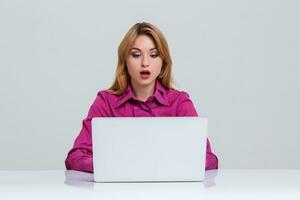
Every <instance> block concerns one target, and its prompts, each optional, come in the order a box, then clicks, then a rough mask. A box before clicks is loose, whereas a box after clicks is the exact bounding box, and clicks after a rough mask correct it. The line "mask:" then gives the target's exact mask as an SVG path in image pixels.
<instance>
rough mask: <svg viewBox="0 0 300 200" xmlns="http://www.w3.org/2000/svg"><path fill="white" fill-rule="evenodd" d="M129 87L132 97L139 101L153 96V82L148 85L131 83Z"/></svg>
mask: <svg viewBox="0 0 300 200" xmlns="http://www.w3.org/2000/svg"><path fill="white" fill-rule="evenodd" d="M131 86H132V89H133V94H134V96H135V97H136V98H137V99H139V100H141V101H146V100H147V99H148V98H149V97H150V96H152V95H153V92H154V88H155V82H153V83H151V84H149V85H138V84H136V83H134V82H132V81H131Z"/></svg>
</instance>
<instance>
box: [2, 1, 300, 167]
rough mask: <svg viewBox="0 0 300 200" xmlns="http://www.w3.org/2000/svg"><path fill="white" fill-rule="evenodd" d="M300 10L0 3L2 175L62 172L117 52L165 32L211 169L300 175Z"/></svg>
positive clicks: (246, 4)
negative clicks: (152, 30)
mask: <svg viewBox="0 0 300 200" xmlns="http://www.w3.org/2000/svg"><path fill="white" fill-rule="evenodd" d="M299 6H300V3H299V1H286V0H285V1H284V0H282V1H278V0H277V1H276V0H275V1H271V0H269V1H266V0H265V1H262V0H251V1H250V0H249V1H234V0H227V1H221V0H220V1H211V0H210V1H199V0H198V1H196V0H195V1H171V0H169V1H160V0H152V1H144V2H143V1H140V0H132V1H109V2H108V1H105V2H101V1H74V0H72V1H71V0H69V1H62V0H51V1H50V0H49V1H37V0H36V1H34V0H28V1H12V0H10V1H9V0H7V1H5V0H0V123H1V132H0V152H1V154H0V155H1V159H0V169H63V168H64V159H65V156H66V154H67V152H68V151H69V149H70V148H71V147H72V145H73V142H74V139H75V137H76V136H77V135H78V133H79V131H80V128H81V123H82V119H83V118H84V117H85V116H86V114H87V111H88V109H89V107H90V105H91V103H92V102H93V100H94V98H95V97H96V94H97V92H98V90H100V89H105V88H107V87H108V86H110V84H111V83H112V80H113V75H114V71H115V67H116V63H117V47H118V45H119V43H120V41H121V39H122V38H123V36H124V34H125V33H126V32H127V31H128V29H129V28H130V27H131V26H132V25H133V24H134V23H136V22H140V21H148V22H151V23H153V24H155V25H156V26H158V27H159V28H160V29H161V30H162V32H163V33H164V34H165V36H166V38H167V40H168V42H169V45H170V50H171V54H172V57H173V61H174V76H175V79H176V80H177V82H178V84H179V87H180V89H182V90H185V91H188V92H189V94H190V97H191V98H192V100H193V102H194V104H195V106H196V108H197V110H198V112H199V114H200V115H201V116H205V117H208V118H209V138H210V140H211V143H212V146H213V150H214V151H215V153H216V154H217V155H218V157H219V162H220V168H300V159H299V158H300V153H299V152H300V151H299V150H298V145H299V139H300V138H299V131H300V128H299V123H297V121H298V119H299V111H300V110H299V101H300V98H299V97H300V95H299V90H300V88H299V86H300V81H299V79H297V77H298V76H299V66H300V65H299V64H300V61H299V53H300V45H299V44H300V40H299V35H300V28H299V19H300V14H299V12H298V11H299Z"/></svg>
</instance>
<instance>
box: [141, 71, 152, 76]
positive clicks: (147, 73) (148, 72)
mask: <svg viewBox="0 0 300 200" xmlns="http://www.w3.org/2000/svg"><path fill="white" fill-rule="evenodd" d="M140 74H141V75H150V74H151V73H150V71H149V70H143V71H141V72H140Z"/></svg>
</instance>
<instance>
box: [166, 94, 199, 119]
mask: <svg viewBox="0 0 300 200" xmlns="http://www.w3.org/2000/svg"><path fill="white" fill-rule="evenodd" d="M167 95H168V96H169V101H170V103H171V104H173V105H174V106H176V115H177V116H198V114H197V111H196V109H195V107H194V104H193V102H192V100H191V99H190V95H189V94H188V92H186V91H180V90H176V89H169V91H168V93H167Z"/></svg>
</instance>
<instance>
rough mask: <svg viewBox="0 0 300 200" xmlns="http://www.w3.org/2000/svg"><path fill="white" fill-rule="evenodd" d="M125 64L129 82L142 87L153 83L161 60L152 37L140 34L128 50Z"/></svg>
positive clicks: (158, 72)
mask: <svg viewBox="0 0 300 200" xmlns="http://www.w3.org/2000/svg"><path fill="white" fill-rule="evenodd" d="M126 64H127V69H128V73H129V75H130V77H131V83H132V84H134V85H135V86H138V87H141V86H142V87H143V86H149V85H151V84H153V85H154V84H155V80H156V78H157V77H158V76H159V74H160V71H161V68H162V64H163V61H162V58H161V57H160V56H159V53H158V50H157V49H156V47H155V44H154V42H153V41H152V39H151V38H150V37H148V36H146V35H140V36H138V37H137V38H136V40H135V41H134V43H133V45H132V48H131V49H130V51H129V55H128V56H127V58H126Z"/></svg>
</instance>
